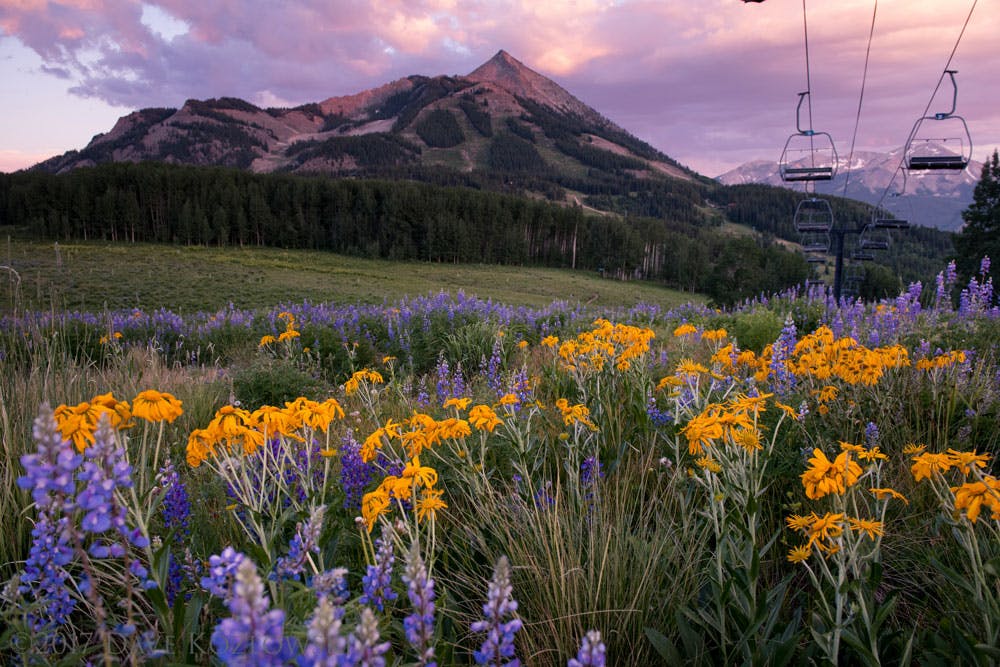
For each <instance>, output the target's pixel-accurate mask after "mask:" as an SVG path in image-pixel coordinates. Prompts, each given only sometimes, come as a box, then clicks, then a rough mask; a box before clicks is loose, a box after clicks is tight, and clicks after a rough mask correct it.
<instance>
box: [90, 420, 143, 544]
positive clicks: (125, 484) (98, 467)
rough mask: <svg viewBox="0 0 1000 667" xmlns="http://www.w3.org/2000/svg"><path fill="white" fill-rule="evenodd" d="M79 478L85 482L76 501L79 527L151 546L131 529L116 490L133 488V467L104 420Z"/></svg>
mask: <svg viewBox="0 0 1000 667" xmlns="http://www.w3.org/2000/svg"><path fill="white" fill-rule="evenodd" d="M77 478H78V479H79V480H80V481H81V482H86V486H85V487H84V488H83V490H82V491H80V493H79V495H77V498H76V503H77V506H78V507H79V508H80V509H81V510H82V511H83V512H84V516H83V519H81V521H80V527H81V528H83V530H84V531H85V532H88V533H93V534H100V533H104V532H106V531H108V530H110V529H112V528H114V530H115V531H116V532H117V533H119V534H120V535H121V536H122V537H124V538H125V539H126V540H128V541H129V542H131V543H132V544H133V545H134V546H137V547H140V548H143V547H146V546H148V545H149V542H148V540H147V539H146V538H145V537H144V536H143V535H142V534H141V533H140V532H139V531H136V530H131V529H130V528H129V527H128V523H127V522H126V519H127V518H128V510H127V509H126V508H125V506H124V505H123V504H122V503H121V502H120V501H119V500H118V498H117V496H116V494H115V491H116V490H122V489H128V488H131V487H132V466H130V465H129V464H128V461H127V460H126V458H125V450H124V449H123V448H122V447H121V446H119V445H118V443H117V440H116V439H115V434H114V431H113V430H112V429H111V425H110V424H109V423H108V421H107V418H105V417H102V418H101V422H100V424H99V425H98V428H97V431H96V432H95V433H94V444H93V445H92V446H90V447H88V448H87V451H86V461H85V462H84V464H83V468H82V469H81V471H80V472H79V473H78V474H77Z"/></svg>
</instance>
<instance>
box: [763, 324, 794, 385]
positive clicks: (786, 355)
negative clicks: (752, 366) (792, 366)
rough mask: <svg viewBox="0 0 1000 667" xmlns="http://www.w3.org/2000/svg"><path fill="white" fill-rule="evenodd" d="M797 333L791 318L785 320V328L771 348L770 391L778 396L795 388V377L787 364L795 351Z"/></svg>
mask: <svg viewBox="0 0 1000 667" xmlns="http://www.w3.org/2000/svg"><path fill="white" fill-rule="evenodd" d="M797 340H798V332H797V331H796V329H795V322H794V321H793V320H792V316H791V315H789V316H788V317H787V318H785V328H783V329H782V330H781V334H779V335H778V339H777V340H776V341H774V344H773V345H772V346H771V364H770V366H771V389H772V390H773V391H774V393H776V394H778V395H784V394H786V393H788V392H789V391H790V390H791V389H792V387H794V386H795V376H794V375H792V373H791V372H790V371H789V370H788V366H787V364H786V363H785V362H787V361H788V360H789V359H791V357H792V353H793V352H794V350H795V343H796V342H797Z"/></svg>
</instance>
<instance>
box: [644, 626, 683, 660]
mask: <svg viewBox="0 0 1000 667" xmlns="http://www.w3.org/2000/svg"><path fill="white" fill-rule="evenodd" d="M643 632H645V633H646V639H648V640H649V643H650V644H652V645H653V648H654V649H656V652H657V653H658V654H659V655H660V657H661V658H663V660H664V662H666V663H667V664H668V665H679V664H681V663H682V662H683V660H681V654H680V653H678V652H677V647H676V646H674V643H673V642H672V641H670V640H669V639H668V638H667V636H666V635H664V634H663V633H662V632H659V631H658V630H655V629H653V628H643Z"/></svg>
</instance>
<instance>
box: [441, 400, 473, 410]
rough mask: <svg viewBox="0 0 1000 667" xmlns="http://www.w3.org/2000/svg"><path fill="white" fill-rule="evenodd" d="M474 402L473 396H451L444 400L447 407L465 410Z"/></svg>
mask: <svg viewBox="0 0 1000 667" xmlns="http://www.w3.org/2000/svg"><path fill="white" fill-rule="evenodd" d="M471 402H472V399H471V398H449V399H448V400H447V401H445V402H444V407H445V408H455V409H457V410H465V409H466V408H467V407H469V403H471Z"/></svg>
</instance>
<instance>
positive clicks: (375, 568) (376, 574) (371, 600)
mask: <svg viewBox="0 0 1000 667" xmlns="http://www.w3.org/2000/svg"><path fill="white" fill-rule="evenodd" d="M375 545H376V552H375V564H374V565H369V566H368V572H367V574H365V576H364V578H362V580H361V585H362V588H363V593H362V594H361V597H360V598H359V601H360V602H361V604H366V605H372V606H374V607H375V608H376V609H378V610H379V611H384V610H385V603H386V602H388V601H390V600H395V599H396V598H397V597H398V595H396V592H395V591H393V590H392V565H393V563H394V562H395V560H396V556H395V554H393V551H392V534H391V533H390V532H389V531H388V530H385V529H383V530H382V536H381V537H379V538H378V539H377V540H376V541H375Z"/></svg>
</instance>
